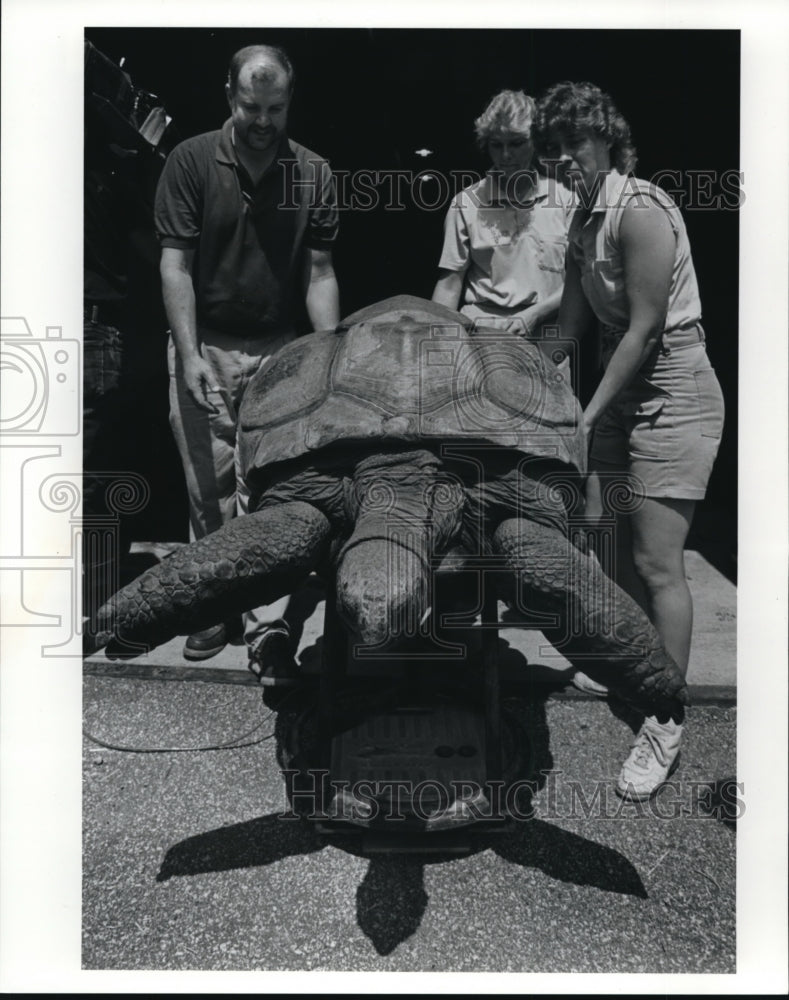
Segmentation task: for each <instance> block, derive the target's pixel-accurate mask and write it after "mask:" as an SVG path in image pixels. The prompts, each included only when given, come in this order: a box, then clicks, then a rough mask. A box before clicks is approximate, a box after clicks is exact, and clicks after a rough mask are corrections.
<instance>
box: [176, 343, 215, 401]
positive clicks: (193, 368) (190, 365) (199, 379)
mask: <svg viewBox="0 0 789 1000" xmlns="http://www.w3.org/2000/svg"><path fill="white" fill-rule="evenodd" d="M184 383H185V384H186V388H187V390H188V391H189V395H190V396H191V397H192V399H193V400H194V401H195V403H196V405H197V406H199V407H200V409H201V410H205V411H206V412H207V413H219V410H218V409H217V408H216V406H215V405H214V404H213V403H212V402H211V401H210V399H209V398H208V393H209V392H219V386H218V385H217V384H216V376H215V375H214V370H213V368H212V367H211V365H210V364H209V363H208V362H207V361H206V360H205V358H204V357H202V356H201V355H199V354H195V355H194V356H193V357H191V358H190V359H189V360H188V361H184Z"/></svg>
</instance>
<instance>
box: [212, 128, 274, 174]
mask: <svg viewBox="0 0 789 1000" xmlns="http://www.w3.org/2000/svg"><path fill="white" fill-rule="evenodd" d="M216 159H217V161H218V162H219V163H229V164H231V165H232V166H235V165H236V164H238V162H239V160H238V156H237V155H236V149H235V146H234V145H233V119H232V118H228V119H227V121H226V122H225V123H224V125H223V126H222V129H221V131H220V133H219V141H218V142H217V144H216ZM284 159H292V153H291V149H290V142H289V141H288V137H287V135H284V134H283V135H282V136H280V140H279V146H278V148H277V155H276V156H275V157H274V160H273V162H272V164H271V167H269V170H271V169H272V168H273V167H274V164H276V163H278V162H279V161H280V160H284ZM268 172H269V171H268V170H267V171H266V173H268Z"/></svg>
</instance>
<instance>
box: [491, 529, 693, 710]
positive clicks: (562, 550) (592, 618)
mask: <svg viewBox="0 0 789 1000" xmlns="http://www.w3.org/2000/svg"><path fill="white" fill-rule="evenodd" d="M493 548H494V551H496V552H497V553H499V554H501V555H503V556H504V557H505V558H506V560H507V562H508V564H509V565H510V567H511V568H512V570H513V571H514V573H515V574H516V580H517V581H518V590H517V595H518V596H517V599H518V601H519V602H521V603H520V607H521V609H523V610H525V609H531V610H534V611H538V612H541V613H543V614H546V613H547V614H549V615H551V616H552V618H553V620H554V622H555V624H554V625H550V626H542V625H541V626H539V627H540V628H541V629H542V631H543V632H544V634H545V636H546V638H548V639H549V640H550V641H551V642H552V643H553V644H554V645H555V646H556V648H557V649H559V650H560V651H561V652H562V653H563V654H564V655H565V656H566V657H567V658H568V659H569V660H570V662H571V663H572V664H573V666H575V667H576V668H577V669H579V670H586V671H588V672H589V673H590V675H596V679H600V680H601V681H604V682H605V683H606V684H608V685H610V686H611V687H612V688H613V689H614V690H615V691H618V692H620V693H621V694H622V696H623V697H624V698H626V699H627V700H629V701H631V702H634V703H636V704H637V705H638V707H639V708H641V709H643V710H644V711H645V712H646V713H647V714H653V713H661V714H665V713H668V714H671V715H673V716H674V717H675V718H680V717H681V714H682V706H683V705H685V704H687V703H688V693H687V686H686V684H685V679H684V678H683V676H682V674H681V673H680V671H679V668H678V667H677V665H676V663H675V662H674V660H673V659H672V658H671V657H670V656H669V654H668V653H667V652H666V650H665V649H664V647H663V645H662V643H661V641H660V637H659V636H658V634H657V632H656V630H655V628H654V626H653V625H652V623H651V622H650V621H649V619H648V618H647V616H646V615H645V614H644V612H643V611H642V610H641V608H640V607H639V606H638V605H637V604H636V602H635V601H634V600H633V599H632V598H631V597H629V596H628V595H627V594H626V593H625V592H624V591H623V590H621V589H620V588H619V587H617V585H616V584H615V583H614V582H613V581H612V580H611V579H610V578H609V577H608V576H606V575H605V573H603V571H602V569H601V568H600V565H599V563H598V562H597V560H596V559H594V558H593V557H592V556H589V555H586V554H585V553H583V552H580V551H579V550H578V549H577V548H576V547H575V546H574V545H573V544H572V542H571V541H570V540H569V539H568V538H566V537H565V536H564V535H563V534H562V533H561V532H560V531H558V530H556V529H555V528H549V527H546V526H545V525H542V524H537V523H536V522H534V521H527V520H524V519H515V518H512V519H509V520H506V521H503V522H502V523H501V524H500V525H499V526H498V528H497V529H496V530H495V532H494V534H493ZM596 660H604V661H605V662H606V664H607V669H606V671H605V676H602V675H601V674H600V665H599V663H596V662H595V661H596Z"/></svg>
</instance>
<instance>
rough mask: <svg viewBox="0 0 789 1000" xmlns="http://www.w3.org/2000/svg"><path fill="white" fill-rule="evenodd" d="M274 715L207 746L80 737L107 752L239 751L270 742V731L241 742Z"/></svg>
mask: <svg viewBox="0 0 789 1000" xmlns="http://www.w3.org/2000/svg"><path fill="white" fill-rule="evenodd" d="M300 692H301V689H300V688H295V689H294V690H293V691H291V692H289V693H288V694H287V695H286V696H285V697H284V698H283V699H282V703H281V704H280V705H279V706H278V711H281V709H282V707H283V706H284V705H285V704H286V703H287V702H288V700H289V699H290V698H291V696H292V695H294V694H299V693H300ZM275 714H276V713H275V712H272V711H269V712H267V713H266V715H265V717H264V718H263V719H261V721H260V722H258V723H257V724H256V725H254V726H253V727H252V728H251V729H249V730H248V731H247V732H245V733H241V734H240V735H238V736H236V737H235V738H234V739H232V740H229V741H228V742H227V743H213V744H209V745H207V746H194V747H129V746H123V745H121V744H119V743H108V742H107V741H106V740H102V739H100V738H99V737H98V736H95V735H94V734H93V733H89V732H88V731H87V729H83V730H82V735H83V736H84V737H85V738H86V739H89V740H90V741H91V742H92V743H96V744H97V745H98V746H100V747H105V748H106V749H107V750H119V751H121V752H123V753H204V752H205V751H208V750H240V749H242V748H243V747H252V746H256V745H257V744H258V743H263V742H265V741H266V740H270V739H271V738H272V737H273V736H274V735H275V731H274V730H272V732H270V733H266V735H265V736H260V737H259V738H258V739H256V740H249V741H248V742H241V741H242V740H246V739H247V737H248V736H251V735H252V734H253V733H255V732H257V731H258V729H260V728H261V727H262V726H263V725H265V724H266V723H267V722H268V721H269V720H270V719H271V718H272V716H274V715H275Z"/></svg>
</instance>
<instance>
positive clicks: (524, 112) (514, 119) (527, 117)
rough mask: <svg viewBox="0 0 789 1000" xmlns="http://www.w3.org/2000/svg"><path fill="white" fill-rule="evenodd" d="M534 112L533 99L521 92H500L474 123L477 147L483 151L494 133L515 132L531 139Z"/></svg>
mask: <svg viewBox="0 0 789 1000" xmlns="http://www.w3.org/2000/svg"><path fill="white" fill-rule="evenodd" d="M535 111H536V105H535V102H534V99H533V98H531V97H529V96H528V95H526V94H524V93H523V91H522V90H502V91H501V92H500V93H498V94H496V96H495V97H494V98H493V100H492V101H491V102H490V104H488V106H487V107H486V108H485V110H484V111H483V112H482V114H481V115H480V116H479V118H477V119H476V121H475V122H474V132H475V134H476V137H477V145H478V146H479V147H480V149H485V148H486V147H487V144H488V140H489V139H490V137H491V135H493V133H494V132H516V133H519V134H522V135H523V136H524V137H525V138H527V139H531V130H532V122H533V121H534V115H535Z"/></svg>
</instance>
